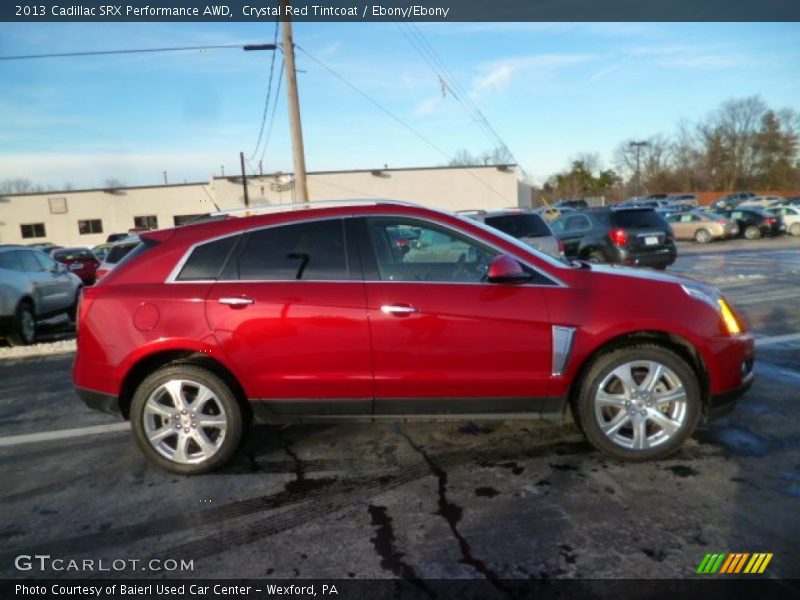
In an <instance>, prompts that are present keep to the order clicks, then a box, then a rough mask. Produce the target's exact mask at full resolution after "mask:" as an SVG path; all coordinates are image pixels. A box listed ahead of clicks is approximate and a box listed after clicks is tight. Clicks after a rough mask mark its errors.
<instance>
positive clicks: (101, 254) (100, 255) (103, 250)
mask: <svg viewBox="0 0 800 600" xmlns="http://www.w3.org/2000/svg"><path fill="white" fill-rule="evenodd" d="M113 245H114V244H98V245H97V246H95V247H94V248H92V254H94V255H95V256H96V257H97V260H99V261H100V262H103V260H104V259H105V257H106V254H108V251H109V250H111V247H112V246H113Z"/></svg>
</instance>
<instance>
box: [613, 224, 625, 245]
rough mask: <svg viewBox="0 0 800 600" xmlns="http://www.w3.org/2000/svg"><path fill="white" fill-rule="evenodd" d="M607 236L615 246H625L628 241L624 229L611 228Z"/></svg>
mask: <svg viewBox="0 0 800 600" xmlns="http://www.w3.org/2000/svg"><path fill="white" fill-rule="evenodd" d="M608 237H610V238H611V242H612V243H613V244H614V245H615V246H625V245H627V243H628V233H627V232H626V231H625V230H624V229H620V228H617V229H612V230H611V231H610V232H609V234H608Z"/></svg>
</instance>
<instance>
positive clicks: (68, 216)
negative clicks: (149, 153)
mask: <svg viewBox="0 0 800 600" xmlns="http://www.w3.org/2000/svg"><path fill="white" fill-rule="evenodd" d="M209 188H210V186H209V185H207V184H205V185H203V184H189V185H170V186H156V187H139V188H122V189H119V190H108V191H106V190H76V191H68V192H52V193H46V194H18V195H17V194H15V195H11V196H5V197H0V243H2V244H31V243H34V242H43V241H49V242H53V243H54V244H58V245H61V246H90V247H91V246H96V245H97V244H101V243H103V242H105V241H106V237H107V236H108V234H110V233H126V232H127V231H128V230H129V229H132V228H133V227H134V217H135V216H145V215H155V216H156V217H157V219H158V226H159V227H161V228H167V227H172V226H173V217H174V216H175V215H187V214H204V213H207V212H211V211H213V210H215V208H214V204H213V203H212V202H211V200H210V195H209V194H208V193H206V192H209ZM204 189H205V192H204ZM60 198H63V199H64V204H66V206H65V208H66V212H64V213H56V214H54V213H53V212H52V210H51V204H53V205H54V208H56V209H58V208H59V207H58V206H57V205H58V204H60V201H59V200H57V199H60ZM85 219H101V220H102V227H103V231H102V233H93V234H81V233H80V232H79V230H78V221H80V220H85ZM31 223H44V226H45V234H46V235H45V237H44V238H26V239H24V238H23V237H22V233H21V229H20V225H22V224H31Z"/></svg>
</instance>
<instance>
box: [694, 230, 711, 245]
mask: <svg viewBox="0 0 800 600" xmlns="http://www.w3.org/2000/svg"><path fill="white" fill-rule="evenodd" d="M694 241H695V242H697V243H698V244H707V243H708V242H710V241H711V232H710V231H709V230H708V229H705V228H701V229H698V230H697V231H695V233H694Z"/></svg>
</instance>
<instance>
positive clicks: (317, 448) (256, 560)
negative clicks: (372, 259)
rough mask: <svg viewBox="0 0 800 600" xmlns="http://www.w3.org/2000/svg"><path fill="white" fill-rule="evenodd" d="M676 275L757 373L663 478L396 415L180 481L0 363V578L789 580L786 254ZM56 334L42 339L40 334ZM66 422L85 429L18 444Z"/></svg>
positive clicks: (789, 303)
mask: <svg viewBox="0 0 800 600" xmlns="http://www.w3.org/2000/svg"><path fill="white" fill-rule="evenodd" d="M671 271H673V272H676V273H678V272H680V273H684V274H688V275H691V276H694V277H698V278H702V279H704V280H707V281H710V282H712V283H714V284H716V285H718V286H719V287H721V288H722V289H723V290H724V291H725V293H726V294H727V295H728V297H729V298H730V299H731V300H732V302H733V303H734V304H735V305H736V306H737V307H739V308H740V310H741V311H742V312H743V313H744V314H745V315H746V316H747V318H748V319H749V321H750V324H751V326H752V328H753V330H754V331H755V332H756V334H757V335H758V339H759V342H758V344H759V354H758V363H757V367H756V369H757V374H758V377H757V380H756V383H755V384H754V386H753V388H752V389H751V391H750V392H749V393H748V394H747V395H746V396H745V397H744V398H743V399H742V400H741V401H740V403H739V405H738V406H737V408H736V410H735V411H734V412H733V413H732V414H731V415H730V416H729V417H727V418H725V419H723V420H721V421H718V422H716V423H714V424H713V425H712V426H711V427H710V428H707V429H704V430H703V431H700V432H698V433H697V435H696V436H695V437H694V439H693V440H691V441H690V442H689V443H687V445H686V446H685V448H684V449H683V450H681V451H680V453H679V454H677V455H675V456H674V457H672V458H670V459H669V460H665V461H661V462H656V463H648V464H623V463H619V462H616V461H613V460H609V459H607V458H606V457H604V456H603V455H601V454H599V453H598V452H596V451H594V450H592V449H591V448H590V447H589V446H588V444H586V443H585V442H584V441H583V438H582V436H581V435H580V434H579V432H578V431H577V429H576V428H575V427H574V426H573V425H571V424H551V423H541V422H534V421H530V422H481V423H465V422H439V423H416V422H408V423H398V424H346V425H331V426H293V427H287V428H283V429H277V428H267V427H258V428H256V429H254V430H253V432H252V433H251V435H250V436H249V438H248V440H247V441H246V443H245V446H244V448H243V450H242V452H241V453H240V454H239V456H238V458H237V459H236V461H235V463H234V464H233V465H232V466H231V467H229V468H228V469H226V470H224V471H223V472H221V473H217V474H213V475H207V476H199V477H191V478H186V477H180V476H175V475H171V474H169V473H166V472H164V471H162V470H160V469H158V468H157V467H155V466H153V465H151V464H149V463H148V462H146V461H145V459H144V458H143V457H142V455H141V453H140V452H139V451H138V449H137V448H136V447H135V445H134V442H133V439H132V436H131V435H130V433H129V432H126V431H123V430H121V428H120V427H119V425H118V424H117V422H116V421H114V419H113V418H111V417H108V416H105V415H101V414H95V413H92V412H90V411H89V410H88V409H86V408H85V407H84V406H83V405H82V404H81V403H80V402H79V400H78V399H77V397H76V396H75V395H74V394H73V392H72V389H71V380H70V365H71V361H72V355H71V354H68V353H67V354H56V355H52V356H42V357H35V358H25V359H5V360H0V382H2V384H0V385H2V391H0V482H2V489H0V507H2V508H0V514H2V518H1V519H0V575H2V576H3V577H47V576H50V577H52V576H79V575H80V574H76V573H69V572H64V573H54V572H53V571H44V572H39V571H24V572H23V571H19V570H17V569H16V568H15V567H14V558H15V557H16V556H18V555H20V554H35V553H40V554H49V555H51V556H52V557H63V558H75V559H83V558H91V559H95V560H97V559H104V560H106V561H111V560H112V559H120V558H125V559H141V560H142V561H146V560H147V559H149V558H161V559H167V558H172V559H178V560H181V559H182V560H193V561H194V562H193V566H194V569H193V570H192V571H184V572H170V573H168V575H170V576H177V577H181V576H185V577H189V576H191V577H193V578H198V577H225V576H229V577H248V578H258V577H276V578H294V577H299V578H307V577H318V578H349V577H352V578H391V577H404V578H409V579H412V580H421V579H428V578H485V579H487V580H489V581H490V582H492V583H493V584H494V585H498V586H501V585H502V580H503V579H507V578H525V579H527V578H555V577H584V578H612V577H613V578H616V577H644V578H672V577H679V578H683V577H693V576H696V575H695V571H696V569H697V567H698V565H699V563H700V561H701V560H702V559H703V557H704V555H705V554H706V553H712V552H750V553H752V552H770V553H774V557H773V559H772V561H771V563H770V564H769V567H768V569H767V571H766V573H765V575H764V576H768V577H773V578H778V577H780V578H798V577H800V544H798V541H797V540H798V539H800V522H799V521H798V519H797V507H798V500H799V499H800V425H798V424H799V423H800V240H798V239H797V238H784V239H780V240H765V241H759V242H746V241H741V242H739V241H736V242H727V243H724V244H710V245H707V246H699V245H695V244H683V245H681V252H680V258H679V260H678V262H677V263H676V264H675V265H674V267H673V268H671ZM48 336H52V338H51V337H48ZM69 336H70V332H69V330H68V328H66V327H65V326H64V325H63V324H62V325H59V324H55V325H54V326H53V328H52V329H51V330H48V331H46V332H45V334H44V336H43V338H44V341H53V340H60V339H63V338H65V337H67V338H68V337H69ZM106 426H110V427H106ZM73 428H90V429H87V430H86V431H85V432H84V433H83V434H81V435H77V436H75V437H69V438H65V439H51V440H47V439H43V438H42V437H41V436H40V437H39V438H37V439H36V441H32V442H29V443H24V444H21V443H16V442H18V441H20V440H19V439H15V438H14V437H13V436H21V435H26V434H41V433H42V432H52V431H61V430H66V429H73ZM109 429H110V430H109ZM9 444H13V445H9ZM113 574H114V573H112V575H113ZM118 575H124V576H137V577H139V576H146V577H151V576H165V573H163V572H155V573H154V572H149V571H145V572H140V571H138V570H129V571H123V572H120V573H118ZM419 585H420V586H423V587H424V585H425V584H424V582H420V583H419Z"/></svg>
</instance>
